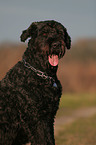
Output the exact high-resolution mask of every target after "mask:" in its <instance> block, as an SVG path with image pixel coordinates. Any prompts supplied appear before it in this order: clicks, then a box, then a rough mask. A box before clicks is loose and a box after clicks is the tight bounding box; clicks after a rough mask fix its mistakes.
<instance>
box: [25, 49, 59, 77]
mask: <svg viewBox="0 0 96 145" xmlns="http://www.w3.org/2000/svg"><path fill="white" fill-rule="evenodd" d="M28 49H29V48H28ZM29 50H30V49H29ZM27 52H28V50H27V51H25V53H24V55H23V59H24V60H25V61H26V62H27V63H29V64H30V66H32V67H34V68H35V69H36V70H40V71H42V72H44V73H46V74H47V75H49V76H51V77H53V78H55V77H56V72H57V68H58V66H56V67H53V66H51V65H50V64H49V62H48V57H47V56H46V55H45V56H44V55H41V54H40V53H38V52H35V51H33V52H32V51H29V52H28V53H27Z"/></svg>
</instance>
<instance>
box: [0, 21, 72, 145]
mask: <svg viewBox="0 0 96 145" xmlns="http://www.w3.org/2000/svg"><path fill="white" fill-rule="evenodd" d="M27 38H30V39H29V42H28V48H27V49H26V51H25V53H24V55H23V58H22V61H19V62H18V63H17V64H16V65H15V66H14V67H13V68H12V69H11V70H10V71H9V72H8V73H7V74H6V76H5V78H4V79H3V80H2V81H1V82H0V145H24V144H26V143H29V142H30V143H31V145H55V139H54V118H55V115H56V112H57V109H58V106H59V101H60V97H61V94H62V87H61V84H60V81H59V80H58V78H57V76H56V72H57V68H58V60H59V59H60V58H62V57H63V56H64V54H65V51H66V49H70V46H71V38H70V36H69V35H68V33H67V30H66V28H65V27H64V26H63V25H62V24H60V23H58V22H56V21H54V20H50V21H40V22H33V23H32V24H31V25H30V27H29V28H28V29H27V30H24V31H23V33H22V35H21V41H23V42H25V40H27Z"/></svg>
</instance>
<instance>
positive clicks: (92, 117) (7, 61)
mask: <svg viewBox="0 0 96 145" xmlns="http://www.w3.org/2000/svg"><path fill="white" fill-rule="evenodd" d="M41 20H56V21H58V22H60V23H62V24H63V25H64V26H65V27H66V28H67V31H68V33H69V35H70V36H71V38H72V46H71V49H70V50H67V52H66V54H65V56H64V58H62V59H61V60H60V62H59V70H58V74H57V75H58V78H59V79H60V81H61V83H62V86H63V94H62V98H61V101H60V109H59V111H58V113H57V117H56V123H55V138H56V143H57V145H64V144H66V145H71V144H72V145H81V144H82V145H96V0H59V1H57V0H48V1H46V0H40V1H37V0H35V1H33V0H27V1H26V0H16V1H14V0H8V1H6V0H3V1H2V0H1V1H0V80H1V79H2V78H3V77H4V76H5V74H6V72H7V71H8V70H9V69H10V68H12V66H14V64H16V63H17V62H18V61H19V60H21V59H22V55H23V53H24V51H25V49H26V47H27V43H26V44H24V43H21V42H20V38H19V37H20V35H21V33H22V30H24V29H26V28H28V27H29V25H30V24H31V23H32V22H34V21H41ZM88 132H89V133H90V134H89V133H88Z"/></svg>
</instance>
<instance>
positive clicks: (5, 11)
mask: <svg viewBox="0 0 96 145" xmlns="http://www.w3.org/2000/svg"><path fill="white" fill-rule="evenodd" d="M43 20H56V21H58V22H60V23H62V24H63V25H64V26H65V27H66V28H67V31H68V33H69V35H70V36H71V39H72V41H76V40H78V39H79V38H94V37H96V0H0V42H3V41H13V42H20V35H21V33H22V31H23V30H25V29H27V28H28V27H29V25H30V24H31V23H32V22H34V21H43Z"/></svg>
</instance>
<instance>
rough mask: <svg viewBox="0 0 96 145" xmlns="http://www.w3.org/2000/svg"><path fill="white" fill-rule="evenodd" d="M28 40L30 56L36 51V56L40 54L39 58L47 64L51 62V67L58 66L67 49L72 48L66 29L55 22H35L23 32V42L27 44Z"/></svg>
mask: <svg viewBox="0 0 96 145" xmlns="http://www.w3.org/2000/svg"><path fill="white" fill-rule="evenodd" d="M28 38H30V40H29V43H28V49H29V50H30V51H29V52H30V54H33V51H34V52H35V53H34V54H35V55H36V52H38V53H39V56H40V55H41V56H43V58H44V61H45V63H48V62H49V63H50V64H51V66H57V65H58V59H60V58H62V57H63V56H64V54H65V51H66V49H70V46H71V38H70V36H69V35H68V33H67V30H66V28H65V27H64V26H63V25H62V24H61V23H58V22H56V21H54V20H50V21H40V22H33V23H32V24H31V25H30V27H29V28H28V29H27V30H24V31H23V33H22V35H21V41H22V42H25V41H26V40H27V39H28ZM27 52H28V50H27ZM29 57H30V56H29ZM30 59H31V58H30Z"/></svg>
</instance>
